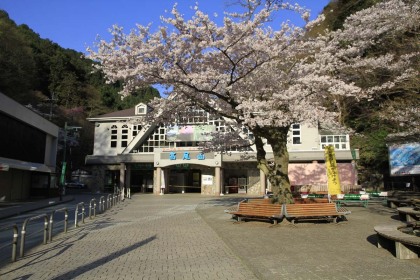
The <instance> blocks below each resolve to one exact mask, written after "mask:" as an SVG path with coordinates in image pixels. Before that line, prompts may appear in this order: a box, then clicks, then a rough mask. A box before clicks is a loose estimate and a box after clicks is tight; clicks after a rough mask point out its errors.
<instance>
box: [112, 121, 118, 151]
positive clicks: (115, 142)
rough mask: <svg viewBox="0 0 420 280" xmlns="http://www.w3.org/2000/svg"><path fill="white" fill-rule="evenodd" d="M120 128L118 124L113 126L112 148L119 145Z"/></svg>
mask: <svg viewBox="0 0 420 280" xmlns="http://www.w3.org/2000/svg"><path fill="white" fill-rule="evenodd" d="M117 133H118V129H117V126H116V125H113V126H111V148H116V147H117V137H118V135H117Z"/></svg>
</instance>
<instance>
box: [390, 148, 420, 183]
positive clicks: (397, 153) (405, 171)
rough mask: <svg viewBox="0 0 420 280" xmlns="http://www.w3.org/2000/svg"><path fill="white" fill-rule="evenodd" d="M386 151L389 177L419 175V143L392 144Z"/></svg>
mask: <svg viewBox="0 0 420 280" xmlns="http://www.w3.org/2000/svg"><path fill="white" fill-rule="evenodd" d="M388 151H389V167H390V175H391V176H404V175H414V174H420V143H408V144H393V145H390V146H389V147H388Z"/></svg>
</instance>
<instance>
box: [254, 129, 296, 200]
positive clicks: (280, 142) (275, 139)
mask: <svg viewBox="0 0 420 280" xmlns="http://www.w3.org/2000/svg"><path fill="white" fill-rule="evenodd" d="M288 132H289V127H281V128H262V129H261V128H259V129H257V130H255V131H254V136H255V145H256V147H257V162H258V168H259V169H260V170H262V171H263V172H264V174H265V175H266V176H267V178H268V180H269V182H270V184H271V188H272V191H273V202H275V203H280V204H282V203H293V196H292V192H291V190H290V181H289V176H288V168H289V153H288V151H287V134H288ZM262 138H265V139H267V142H268V144H269V145H270V146H271V147H272V149H273V159H267V158H266V151H265V150H264V143H263V141H262Z"/></svg>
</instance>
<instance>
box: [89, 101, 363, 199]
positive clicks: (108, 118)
mask: <svg viewBox="0 0 420 280" xmlns="http://www.w3.org/2000/svg"><path fill="white" fill-rule="evenodd" d="M150 110H151V109H150V108H149V107H148V106H147V105H146V104H142V103H140V104H138V105H137V106H135V107H134V108H130V109H126V110H121V111H116V112H112V113H109V114H104V115H101V116H97V117H92V118H89V119H88V120H89V121H90V122H92V123H94V124H95V133H94V135H95V136H94V149H93V154H92V155H88V156H87V157H86V164H87V165H90V166H91V167H92V175H93V177H94V178H95V180H94V182H96V184H93V185H91V186H90V187H91V188H92V189H93V190H94V191H113V190H114V189H115V188H117V187H130V188H131V192H136V191H138V192H143V193H154V194H167V193H190V192H195V193H201V194H203V195H220V194H232V193H241V194H248V195H263V194H265V193H266V192H267V191H270V185H269V183H268V181H267V178H266V177H265V175H264V173H263V172H261V171H260V170H259V169H258V168H257V162H256V159H255V155H256V150H255V147H250V149H249V150H248V151H247V152H243V151H240V152H239V151H235V150H232V151H228V152H224V153H220V152H205V153H203V152H202V150H201V148H200V147H199V146H198V142H200V141H208V140H209V139H206V137H208V135H210V133H209V132H223V131H228V130H229V129H231V128H230V127H229V125H228V124H227V122H225V121H224V120H223V119H221V118H215V117H212V116H210V115H209V114H208V113H206V112H204V111H202V110H196V112H195V114H194V115H193V116H191V117H189V118H188V119H184V120H183V121H182V123H179V124H178V125H176V126H162V125H155V124H149V125H143V126H142V125H140V124H138V122H137V121H136V120H138V119H139V118H142V117H145V116H146V115H147V114H148V112H150ZM241 133H247V132H246V131H243V132H241ZM251 137H252V135H251ZM326 145H333V146H334V147H335V155H336V159H337V165H338V170H339V176H340V181H341V185H342V188H343V186H346V188H352V187H353V186H355V185H357V171H356V164H355V160H356V159H357V158H358V156H359V154H358V150H352V149H351V148H350V141H349V136H348V135H342V134H333V133H329V132H323V131H321V130H319V128H317V127H311V126H308V125H305V124H295V125H293V126H292V127H291V130H290V133H289V143H288V151H289V158H290V164H289V178H290V181H291V184H292V188H293V189H294V190H295V191H297V190H299V189H301V188H312V191H314V190H326V187H327V176H326V169H325V158H324V147H325V146H326ZM270 149H271V148H270V147H269V145H267V158H268V159H269V158H270V157H271V158H272V151H271V150H270Z"/></svg>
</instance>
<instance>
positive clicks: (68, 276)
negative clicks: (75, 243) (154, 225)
mask: <svg viewBox="0 0 420 280" xmlns="http://www.w3.org/2000/svg"><path fill="white" fill-rule="evenodd" d="M155 239H156V235H153V236H151V237H149V238H146V239H144V240H142V241H139V242H137V243H135V244H133V245H131V246H128V247H126V248H123V249H121V250H118V251H116V252H114V253H111V254H109V255H108V256H104V257H102V258H100V259H98V260H96V261H94V262H91V263H87V264H85V265H83V266H79V267H77V268H75V269H73V270H70V271H68V272H66V273H64V274H61V275H58V276H56V277H54V278H52V280H58V279H72V278H75V277H77V276H79V275H82V274H84V273H85V272H87V271H90V270H92V269H95V268H97V267H99V266H101V265H103V264H105V263H107V262H109V261H112V260H114V259H117V258H119V257H121V256H123V255H124V254H127V253H128V252H130V251H133V250H135V249H137V248H139V247H142V246H144V245H146V244H147V243H149V242H152V241H153V240H155Z"/></svg>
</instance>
